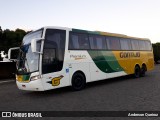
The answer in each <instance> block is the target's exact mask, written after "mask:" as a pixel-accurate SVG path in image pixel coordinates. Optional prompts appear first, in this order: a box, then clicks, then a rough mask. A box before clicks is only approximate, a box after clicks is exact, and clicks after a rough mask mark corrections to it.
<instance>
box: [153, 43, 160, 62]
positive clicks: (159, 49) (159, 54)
mask: <svg viewBox="0 0 160 120" xmlns="http://www.w3.org/2000/svg"><path fill="white" fill-rule="evenodd" d="M152 47H153V53H154V61H155V62H156V63H157V62H158V60H160V43H155V44H152Z"/></svg>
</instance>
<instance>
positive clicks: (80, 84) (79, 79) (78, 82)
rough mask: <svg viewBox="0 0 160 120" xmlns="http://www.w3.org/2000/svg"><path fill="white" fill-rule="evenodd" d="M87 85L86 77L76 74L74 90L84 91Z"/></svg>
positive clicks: (73, 84) (73, 81) (73, 80)
mask: <svg viewBox="0 0 160 120" xmlns="http://www.w3.org/2000/svg"><path fill="white" fill-rule="evenodd" d="M85 85H86V80H85V76H84V75H83V74H82V73H80V72H78V73H75V74H74V75H73V77H72V89H73V90H76V91H78V90H81V89H83V88H84V87H85Z"/></svg>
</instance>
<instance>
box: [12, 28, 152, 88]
mask: <svg viewBox="0 0 160 120" xmlns="http://www.w3.org/2000/svg"><path fill="white" fill-rule="evenodd" d="M137 43H138V44H137ZM143 44H145V46H144V45H143ZM137 45H139V46H138V47H137ZM141 45H142V46H141ZM142 47H144V49H141V48H142ZM19 51H20V52H19V57H18V60H17V74H16V83H17V86H18V88H19V89H21V90H31V91H45V90H50V89H55V88H60V87H64V86H72V88H73V89H74V90H81V89H83V88H84V87H85V85H86V83H87V82H91V81H97V80H103V79H108V78H114V77H118V76H124V75H129V74H134V75H135V77H139V76H144V75H145V72H146V71H147V70H151V69H153V67H154V62H153V52H152V47H151V43H150V41H149V40H148V39H142V38H135V37H129V36H126V35H121V34H113V33H106V32H99V31H86V30H79V29H71V28H64V27H43V28H41V29H39V30H36V31H34V32H31V33H29V34H27V35H26V36H25V37H24V38H23V41H22V45H21V46H20V50H19ZM10 54H11V53H10Z"/></svg>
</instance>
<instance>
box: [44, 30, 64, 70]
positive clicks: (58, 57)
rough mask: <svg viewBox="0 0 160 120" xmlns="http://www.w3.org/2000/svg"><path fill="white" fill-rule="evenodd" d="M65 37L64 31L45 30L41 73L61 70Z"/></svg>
mask: <svg viewBox="0 0 160 120" xmlns="http://www.w3.org/2000/svg"><path fill="white" fill-rule="evenodd" d="M65 35H66V31H65V30H54V29H47V30H46V35H45V41H44V50H43V60H42V72H43V73H50V72H56V71H60V70H62V67H63V60H64V50H65Z"/></svg>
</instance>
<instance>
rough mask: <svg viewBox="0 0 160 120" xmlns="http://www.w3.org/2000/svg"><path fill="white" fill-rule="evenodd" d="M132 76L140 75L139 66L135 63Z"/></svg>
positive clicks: (137, 76)
mask: <svg viewBox="0 0 160 120" xmlns="http://www.w3.org/2000/svg"><path fill="white" fill-rule="evenodd" d="M134 77H135V78H139V77H140V68H139V66H137V65H136V66H135V68H134Z"/></svg>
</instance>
